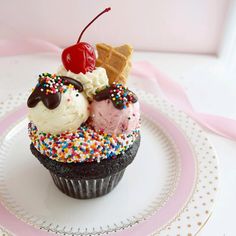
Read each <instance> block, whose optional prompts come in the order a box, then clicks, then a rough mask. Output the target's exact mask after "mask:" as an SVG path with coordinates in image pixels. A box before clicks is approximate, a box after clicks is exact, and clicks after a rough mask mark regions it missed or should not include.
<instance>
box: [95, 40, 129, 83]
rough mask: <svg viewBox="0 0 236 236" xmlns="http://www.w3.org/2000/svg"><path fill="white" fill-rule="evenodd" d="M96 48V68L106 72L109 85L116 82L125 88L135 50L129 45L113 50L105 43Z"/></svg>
mask: <svg viewBox="0 0 236 236" xmlns="http://www.w3.org/2000/svg"><path fill="white" fill-rule="evenodd" d="M96 48H97V52H98V58H97V60H96V66H100V67H103V68H104V69H105V70H106V72H107V76H108V79H109V84H110V85H111V84H112V83H114V82H115V83H120V84H122V85H124V86H125V85H126V83H127V79H128V75H129V71H130V69H131V62H130V59H131V55H132V52H133V48H132V47H131V46H129V45H127V44H124V45H122V46H120V47H114V48H113V47H111V46H110V45H107V44H105V43H99V44H97V45H96Z"/></svg>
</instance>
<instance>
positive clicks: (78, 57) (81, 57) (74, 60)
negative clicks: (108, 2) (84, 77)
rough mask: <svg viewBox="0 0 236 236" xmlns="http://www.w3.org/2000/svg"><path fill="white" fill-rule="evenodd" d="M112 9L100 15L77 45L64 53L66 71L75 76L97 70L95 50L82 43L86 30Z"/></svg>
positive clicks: (107, 9)
mask: <svg viewBox="0 0 236 236" xmlns="http://www.w3.org/2000/svg"><path fill="white" fill-rule="evenodd" d="M110 10H111V8H110V7H109V8H106V9H105V10H104V11H102V12H101V13H100V14H98V15H97V16H96V17H95V18H94V19H93V20H92V21H91V22H90V23H89V24H88V25H87V26H86V27H85V28H84V29H83V31H82V32H81V34H80V36H79V39H78V41H77V43H76V44H74V45H72V46H70V47H68V48H65V49H64V50H63V52H62V63H63V65H64V67H65V68H66V70H68V71H69V70H70V71H71V72H73V73H75V74H79V73H80V72H82V73H84V74H85V73H86V72H88V71H92V70H94V69H95V63H96V55H95V51H94V48H93V47H92V46H91V45H90V44H88V43H86V42H80V40H81V38H82V35H83V33H84V32H85V31H86V29H87V28H88V27H89V26H90V25H91V24H92V23H93V22H94V21H95V20H96V19H97V18H98V17H100V16H101V15H103V14H104V13H106V12H108V11H110Z"/></svg>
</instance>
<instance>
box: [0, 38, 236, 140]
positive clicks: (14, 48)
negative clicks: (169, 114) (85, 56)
mask: <svg viewBox="0 0 236 236" xmlns="http://www.w3.org/2000/svg"><path fill="white" fill-rule="evenodd" d="M61 50H62V49H61V48H60V47H57V46H56V45H54V44H52V43H49V42H46V41H43V40H39V39H28V40H15V41H9V40H2V41H0V56H14V55H20V54H31V53H39V52H61ZM132 75H133V76H135V77H137V79H138V80H139V84H138V86H139V87H140V88H141V89H143V90H146V91H147V92H150V93H153V94H154V95H157V96H160V94H159V93H158V92H157V88H158V87H159V88H160V90H161V91H162V93H163V95H164V96H165V97H166V98H167V99H168V100H169V101H170V102H171V103H173V104H175V105H176V106H177V107H178V108H179V109H181V110H183V111H184V112H185V113H187V114H188V115H189V116H190V117H192V118H193V119H195V120H196V121H197V122H198V123H200V124H201V125H202V126H204V127H205V128H207V129H208V130H210V131H212V132H214V133H216V134H219V135H221V136H224V137H226V138H230V139H234V140H236V121H235V120H232V119H229V118H226V117H221V116H216V115H210V114H205V113H199V112H197V111H195V110H194V109H193V107H192V105H191V103H190V102H189V99H188V97H187V95H186V93H185V91H184V89H183V88H182V87H181V86H180V85H179V84H178V83H175V82H174V81H172V80H170V79H169V78H167V77H166V76H164V75H163V74H161V73H160V72H159V71H158V70H157V69H156V68H155V67H154V66H153V65H152V64H150V63H148V62H136V63H134V64H133V69H132Z"/></svg>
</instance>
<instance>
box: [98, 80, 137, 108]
mask: <svg viewBox="0 0 236 236" xmlns="http://www.w3.org/2000/svg"><path fill="white" fill-rule="evenodd" d="M94 99H95V100H96V101H102V100H106V99H110V100H111V101H112V103H113V105H114V107H115V108H117V109H119V110H122V109H124V108H126V107H127V106H128V105H129V104H130V103H135V102H137V101H138V98H137V96H136V95H135V93H133V92H132V91H130V90H129V89H127V88H125V87H124V86H122V85H121V84H112V85H111V86H110V87H108V88H105V89H103V90H102V91H100V92H98V93H97V94H96V95H95V97H94Z"/></svg>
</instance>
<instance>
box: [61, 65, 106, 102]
mask: <svg viewBox="0 0 236 236" xmlns="http://www.w3.org/2000/svg"><path fill="white" fill-rule="evenodd" d="M57 75H63V76H68V77H71V78H73V79H75V80H77V81H79V82H80V83H81V84H82V85H83V87H84V92H85V94H86V95H87V97H88V99H89V100H93V95H95V94H96V92H98V91H100V90H102V89H104V88H105V87H106V86H108V84H109V82H108V78H107V74H106V70H105V69H104V68H102V67H97V68H96V69H95V70H93V71H92V72H87V73H86V74H83V73H79V74H75V73H73V72H71V71H67V70H66V69H65V67H64V66H61V67H60V68H59V69H58V71H57Z"/></svg>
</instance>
